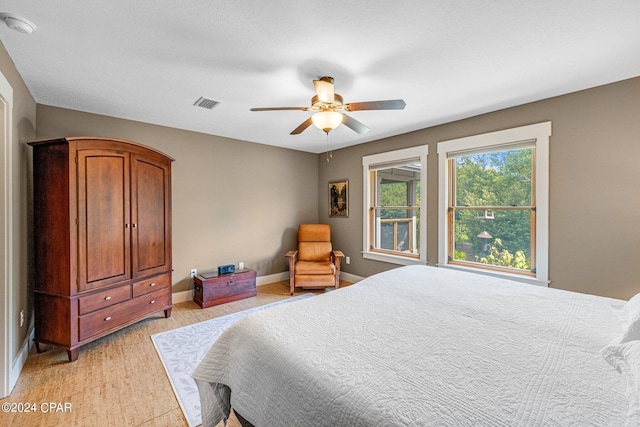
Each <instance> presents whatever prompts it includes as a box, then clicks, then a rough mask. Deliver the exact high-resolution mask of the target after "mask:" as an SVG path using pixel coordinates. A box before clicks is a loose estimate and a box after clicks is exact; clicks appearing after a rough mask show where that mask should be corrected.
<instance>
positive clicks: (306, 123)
mask: <svg viewBox="0 0 640 427" xmlns="http://www.w3.org/2000/svg"><path fill="white" fill-rule="evenodd" d="M312 124H313V121H312V120H311V117H309V118H308V119H307V120H305V121H304V122H302V123H301V124H300V126H298V127H297V128H295V129H294V130H293V131H291V133H290V135H298V134H300V133H302V132H304V131H305V129H307V128H308V127H309V126H311V125H312Z"/></svg>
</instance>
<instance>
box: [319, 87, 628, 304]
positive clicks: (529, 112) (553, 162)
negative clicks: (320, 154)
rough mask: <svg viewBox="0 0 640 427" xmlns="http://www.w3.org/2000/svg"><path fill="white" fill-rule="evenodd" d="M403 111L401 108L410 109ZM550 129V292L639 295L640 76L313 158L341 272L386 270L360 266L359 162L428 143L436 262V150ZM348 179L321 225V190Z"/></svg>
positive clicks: (367, 263)
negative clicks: (336, 211) (334, 212)
mask: <svg viewBox="0 0 640 427" xmlns="http://www.w3.org/2000/svg"><path fill="white" fill-rule="evenodd" d="M407 108H411V106H410V105H408V106H407ZM547 120H550V121H552V132H553V135H552V136H551V140H550V141H551V142H550V181H551V184H550V215H549V223H550V233H549V234H550V248H549V255H550V260H549V278H550V280H551V284H550V286H551V287H553V288H559V289H566V290H572V291H578V292H583V293H590V294H596V295H603V296H610V297H615V298H623V299H628V298H629V297H631V296H633V295H634V294H636V293H638V292H640V280H639V279H638V273H637V265H638V262H640V190H639V189H640V77H638V78H634V79H630V80H626V81H622V82H618V83H614V84H610V85H606V86H601V87H597V88H593V89H589V90H585V91H581V92H576V93H573V94H569V95H565V96H560V97H556V98H551V99H547V100H543V101H539V102H535V103H531V104H526V105H522V106H519V107H515V108H509V109H506V110H501V111H496V112H493V113H490V114H485V115H481V116H477V117H473V118H470V119H466V120H461V121H457V122H453V123H448V124H445V125H441V126H436V127H432V128H427V129H423V130H420V131H416V132H412V133H409V134H405V135H401V136H397V137H393V138H388V139H384V140H380V141H375V142H371V143H367V144H362V145H358V146H354V147H349V148H346V149H342V150H339V151H336V152H334V154H333V160H332V162H331V163H326V162H323V161H322V159H320V160H319V162H318V164H319V167H320V173H319V177H320V186H319V196H320V211H319V220H320V221H326V222H328V223H330V224H331V225H332V228H333V230H334V242H335V246H336V248H338V249H341V250H343V251H344V252H345V254H346V255H349V256H350V257H351V261H352V263H351V265H349V266H345V268H344V270H345V271H348V272H350V273H352V274H356V275H359V276H368V275H371V274H373V273H376V272H379V271H383V270H387V269H389V268H393V267H395V265H392V264H386V263H382V262H377V261H371V260H365V259H363V258H362V255H361V250H362V222H363V219H362V156H364V155H368V154H373V153H379V152H384V151H390V150H394V149H398V148H405V147H411V146H415V145H422V144H428V145H429V157H428V172H427V173H428V178H427V180H428V183H427V186H428V187H427V191H428V197H427V204H428V208H427V217H428V220H427V233H428V237H427V240H428V245H427V251H428V254H427V258H428V263H429V264H430V265H435V264H436V263H437V259H438V256H437V250H438V247H437V241H438V237H437V236H438V229H437V203H438V162H437V143H438V142H439V141H443V140H448V139H453V138H459V137H464V136H469V135H475V134H479V133H485V132H491V131H495V130H501V129H506V128H512V127H517V126H522V125H527V124H533V123H539V122H543V121H547ZM343 178H347V179H349V185H350V194H349V202H350V208H349V218H329V217H328V213H327V211H326V209H324V207H325V206H326V203H327V202H326V199H327V197H328V193H327V191H328V190H327V182H328V181H330V180H334V179H343Z"/></svg>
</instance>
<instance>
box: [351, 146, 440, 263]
mask: <svg viewBox="0 0 640 427" xmlns="http://www.w3.org/2000/svg"><path fill="white" fill-rule="evenodd" d="M427 152H428V147H427V146H426V145H424V146H420V147H413V148H407V149H404V150H397V151H392V152H388V153H381V154H375V155H371V156H364V157H363V158H362V165H363V167H362V170H363V182H364V183H365V186H364V207H365V209H364V218H363V219H364V221H363V223H364V231H363V255H364V257H365V258H368V259H375V260H379V261H386V262H391V263H395V264H415V263H421V264H424V263H426V259H427V258H426V226H425V224H426V176H427V174H426V165H427Z"/></svg>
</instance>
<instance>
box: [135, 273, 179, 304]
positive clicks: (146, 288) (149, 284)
mask: <svg viewBox="0 0 640 427" xmlns="http://www.w3.org/2000/svg"><path fill="white" fill-rule="evenodd" d="M170 286H171V274H170V273H168V274H163V275H161V276H155V277H152V278H150V279H145V280H141V281H140V282H138V283H134V284H133V297H134V298H136V297H139V296H140V295H144V294H148V293H150V292H155V291H158V290H160V289H164V288H168V287H170Z"/></svg>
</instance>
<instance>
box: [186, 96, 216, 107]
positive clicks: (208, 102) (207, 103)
mask: <svg viewBox="0 0 640 427" xmlns="http://www.w3.org/2000/svg"><path fill="white" fill-rule="evenodd" d="M218 104H220V102H219V101H215V100H213V99H207V98H205V97H203V96H201V97H200V98H198V100H197V101H196V102H194V103H193V105H195V106H196V107H202V108H206V109H207V110H213V109H214V108H216V107H217V106H218Z"/></svg>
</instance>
